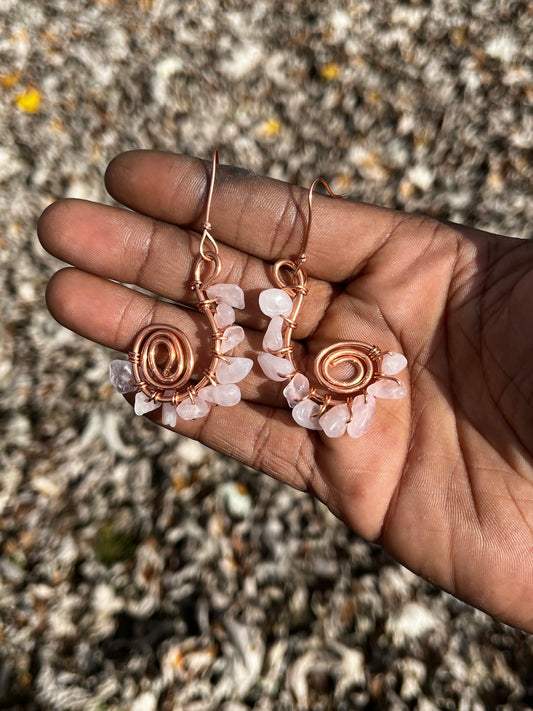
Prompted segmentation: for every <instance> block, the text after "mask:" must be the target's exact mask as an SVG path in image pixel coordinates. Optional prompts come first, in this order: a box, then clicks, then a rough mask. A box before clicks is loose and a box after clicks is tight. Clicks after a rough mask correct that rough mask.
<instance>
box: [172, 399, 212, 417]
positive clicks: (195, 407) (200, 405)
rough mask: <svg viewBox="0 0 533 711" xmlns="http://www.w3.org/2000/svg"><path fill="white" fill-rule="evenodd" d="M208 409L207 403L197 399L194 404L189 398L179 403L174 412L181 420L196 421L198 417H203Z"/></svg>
mask: <svg viewBox="0 0 533 711" xmlns="http://www.w3.org/2000/svg"><path fill="white" fill-rule="evenodd" d="M210 409H211V407H210V405H209V403H208V402H206V401H205V400H202V398H200V397H197V398H196V399H195V401H194V403H192V402H191V401H190V399H189V398H187V399H186V400H183V401H182V402H180V404H179V405H178V407H177V408H176V412H177V414H178V415H179V416H180V417H181V419H182V420H198V419H199V418H200V417H205V416H206V415H207V414H208V413H209V410H210Z"/></svg>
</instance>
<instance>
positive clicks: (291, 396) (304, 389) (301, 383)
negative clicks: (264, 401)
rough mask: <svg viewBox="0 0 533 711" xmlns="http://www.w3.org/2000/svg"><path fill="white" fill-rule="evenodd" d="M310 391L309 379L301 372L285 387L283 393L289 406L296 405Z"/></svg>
mask: <svg viewBox="0 0 533 711" xmlns="http://www.w3.org/2000/svg"><path fill="white" fill-rule="evenodd" d="M308 392H309V380H308V379H307V378H306V377H305V375H302V374H301V373H296V375H295V376H294V378H293V379H292V380H291V382H290V383H289V384H288V385H287V386H286V387H285V388H284V390H283V395H284V396H285V399H286V400H287V402H288V404H289V407H294V406H295V405H296V403H297V402H300V400H303V399H304V397H305V396H306V395H307V393H308Z"/></svg>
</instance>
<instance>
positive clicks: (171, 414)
mask: <svg viewBox="0 0 533 711" xmlns="http://www.w3.org/2000/svg"><path fill="white" fill-rule="evenodd" d="M176 421H177V413H176V405H173V404H172V403H171V402H164V403H163V406H162V408H161V422H162V423H163V424H164V425H166V426H167V427H175V426H176Z"/></svg>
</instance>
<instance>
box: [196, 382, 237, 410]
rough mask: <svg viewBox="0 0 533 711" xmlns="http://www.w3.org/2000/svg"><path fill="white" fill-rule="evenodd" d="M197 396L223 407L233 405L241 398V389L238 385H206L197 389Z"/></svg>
mask: <svg viewBox="0 0 533 711" xmlns="http://www.w3.org/2000/svg"><path fill="white" fill-rule="evenodd" d="M198 397H199V398H202V399H203V400H206V401H207V402H212V403H214V404H215V405H222V406H223V407H233V405H236V404H237V403H238V402H240V400H241V391H240V388H239V386H238V385H235V384H234V383H228V384H227V385H206V386H205V388H202V389H201V390H199V391H198Z"/></svg>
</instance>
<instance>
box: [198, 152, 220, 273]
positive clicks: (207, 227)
mask: <svg viewBox="0 0 533 711" xmlns="http://www.w3.org/2000/svg"><path fill="white" fill-rule="evenodd" d="M217 165H218V151H217V149H216V148H215V149H214V150H213V164H212V168H211V184H210V185H209V193H208V195H207V206H206V208H205V220H204V222H203V223H202V229H203V231H202V239H201V240H200V254H201V255H202V259H207V260H211V257H209V252H206V251H205V243H206V242H210V244H211V246H212V248H213V252H214V253H215V254H218V244H217V243H216V241H215V239H214V237H213V235H212V234H211V229H212V227H211V223H210V222H209V216H210V213H211V201H212V199H213V189H214V187H215V175H216V169H217Z"/></svg>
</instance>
